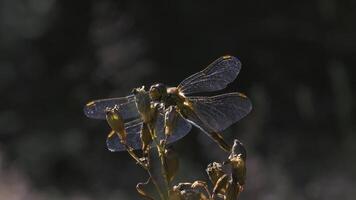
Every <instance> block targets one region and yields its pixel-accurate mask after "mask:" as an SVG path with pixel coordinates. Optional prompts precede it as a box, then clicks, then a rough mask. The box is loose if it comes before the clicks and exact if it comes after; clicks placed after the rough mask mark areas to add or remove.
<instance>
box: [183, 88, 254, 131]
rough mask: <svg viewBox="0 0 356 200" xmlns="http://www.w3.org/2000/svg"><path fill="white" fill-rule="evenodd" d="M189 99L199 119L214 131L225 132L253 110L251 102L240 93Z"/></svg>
mask: <svg viewBox="0 0 356 200" xmlns="http://www.w3.org/2000/svg"><path fill="white" fill-rule="evenodd" d="M188 99H189V100H190V101H191V103H192V105H193V110H194V113H195V114H196V115H197V117H198V118H199V119H201V120H202V121H203V123H204V124H206V125H208V126H209V127H210V128H211V129H212V130H214V131H222V130H225V129H226V128H227V127H229V126H231V125H232V124H233V123H235V122H237V121H239V120H240V119H242V118H243V117H245V116H246V115H247V114H248V113H249V112H250V111H251V109H252V104H251V102H250V100H249V99H248V98H247V97H246V96H245V95H243V94H241V93H238V92H234V93H227V94H222V95H217V96H212V97H189V98H188ZM195 121H196V120H195Z"/></svg>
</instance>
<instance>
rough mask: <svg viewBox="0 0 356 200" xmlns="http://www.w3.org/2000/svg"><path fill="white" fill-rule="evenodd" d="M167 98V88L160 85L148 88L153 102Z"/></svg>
mask: <svg viewBox="0 0 356 200" xmlns="http://www.w3.org/2000/svg"><path fill="white" fill-rule="evenodd" d="M165 96H167V87H166V86H165V85H164V84H162V83H157V84H154V85H152V86H151V88H150V97H151V99H152V100H153V101H160V100H162V98H164V97H165Z"/></svg>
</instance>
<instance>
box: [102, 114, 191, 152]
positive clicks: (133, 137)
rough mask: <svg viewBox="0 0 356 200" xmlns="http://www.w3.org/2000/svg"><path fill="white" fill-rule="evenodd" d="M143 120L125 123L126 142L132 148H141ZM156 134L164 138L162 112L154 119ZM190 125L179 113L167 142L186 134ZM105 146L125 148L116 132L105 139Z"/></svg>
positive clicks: (114, 148)
mask: <svg viewBox="0 0 356 200" xmlns="http://www.w3.org/2000/svg"><path fill="white" fill-rule="evenodd" d="M142 126H143V122H142V120H139V119H138V120H134V121H131V122H129V123H125V130H126V132H127V144H128V145H129V146H130V147H132V148H133V149H141V147H142V142H141V138H140V133H141V130H142ZM155 128H156V131H157V132H156V134H157V137H158V139H159V140H161V139H164V138H165V135H164V113H162V112H161V113H159V114H158V116H157V120H156V127H155ZM191 128H192V125H191V124H190V123H188V122H187V121H186V120H185V119H183V118H182V117H181V116H180V115H177V120H176V123H175V128H174V129H173V132H172V135H171V136H170V137H169V138H168V140H167V144H171V143H173V142H176V141H177V140H179V139H181V138H183V137H184V136H186V135H187V134H188V133H189V131H190V130H191ZM106 144H107V147H108V149H109V150H110V151H113V152H116V151H125V150H126V148H125V146H124V145H122V144H121V142H120V138H119V137H118V135H117V134H113V135H112V136H111V137H108V138H107V140H106Z"/></svg>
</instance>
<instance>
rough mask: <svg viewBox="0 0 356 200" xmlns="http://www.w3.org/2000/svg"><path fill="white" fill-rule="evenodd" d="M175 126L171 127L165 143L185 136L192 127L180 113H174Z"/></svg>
mask: <svg viewBox="0 0 356 200" xmlns="http://www.w3.org/2000/svg"><path fill="white" fill-rule="evenodd" d="M176 116H177V118H176V121H175V128H173V132H172V135H171V136H169V138H168V140H167V143H168V144H171V143H173V142H176V141H178V140H180V139H181V138H183V137H184V136H186V135H187V134H188V133H189V132H190V130H191V129H192V125H191V124H190V123H189V122H188V121H186V120H185V119H184V118H183V117H182V116H181V115H180V114H178V115H176Z"/></svg>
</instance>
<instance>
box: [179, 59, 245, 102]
mask: <svg viewBox="0 0 356 200" xmlns="http://www.w3.org/2000/svg"><path fill="white" fill-rule="evenodd" d="M240 69H241V62H240V61H239V60H238V59H237V58H235V57H233V56H223V57H220V58H219V59H217V60H215V61H214V62H213V63H211V64H210V65H209V66H208V67H207V68H205V69H204V70H203V71H200V72H198V73H196V74H193V75H191V76H190V77H188V78H186V79H185V80H183V81H182V82H181V83H180V84H179V86H178V89H179V91H180V92H182V93H183V94H186V95H187V94H193V93H199V92H211V91H217V90H222V89H224V88H225V87H226V86H227V85H228V84H229V83H231V82H232V81H233V80H235V79H236V76H237V74H238V73H239V71H240Z"/></svg>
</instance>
